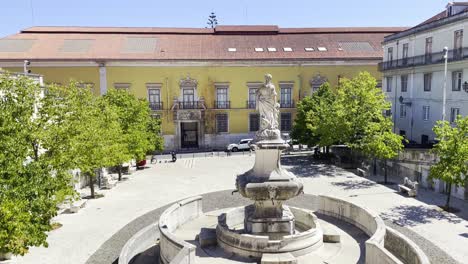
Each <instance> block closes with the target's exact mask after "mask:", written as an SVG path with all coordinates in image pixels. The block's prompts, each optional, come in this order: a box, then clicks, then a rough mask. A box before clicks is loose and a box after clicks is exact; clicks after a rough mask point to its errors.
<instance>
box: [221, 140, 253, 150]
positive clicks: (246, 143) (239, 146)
mask: <svg viewBox="0 0 468 264" xmlns="http://www.w3.org/2000/svg"><path fill="white" fill-rule="evenodd" d="M252 140H253V139H251V138H247V139H241V140H240V141H239V143H232V144H229V145H228V146H227V150H228V151H232V152H236V151H239V150H249V149H250V142H251V141H252Z"/></svg>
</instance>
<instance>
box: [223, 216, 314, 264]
mask: <svg viewBox="0 0 468 264" xmlns="http://www.w3.org/2000/svg"><path fill="white" fill-rule="evenodd" d="M286 210H289V211H290V212H291V213H292V214H293V216H294V218H295V231H294V234H291V235H286V236H282V237H278V238H275V239H272V238H271V237H269V236H267V235H258V234H248V233H247V232H246V230H245V229H244V221H245V219H246V215H245V214H246V207H238V208H234V209H232V210H230V211H228V212H226V213H223V214H221V215H220V216H219V217H218V225H217V227H216V237H217V241H218V246H220V247H221V248H222V249H223V250H224V251H226V252H229V253H233V254H236V255H238V256H241V257H245V258H251V259H256V260H259V259H261V258H262V255H263V254H282V253H291V254H292V255H293V256H295V257H299V256H303V255H306V254H308V253H310V252H312V251H314V250H316V249H318V248H320V247H321V246H322V245H323V231H322V229H321V227H320V224H319V223H318V219H317V217H316V216H315V215H314V214H313V212H312V211H309V210H306V209H301V208H295V207H290V208H286Z"/></svg>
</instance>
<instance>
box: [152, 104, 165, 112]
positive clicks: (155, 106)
mask: <svg viewBox="0 0 468 264" xmlns="http://www.w3.org/2000/svg"><path fill="white" fill-rule="evenodd" d="M149 107H150V109H151V110H153V111H156V110H162V109H163V103H162V102H158V103H154V102H153V103H149Z"/></svg>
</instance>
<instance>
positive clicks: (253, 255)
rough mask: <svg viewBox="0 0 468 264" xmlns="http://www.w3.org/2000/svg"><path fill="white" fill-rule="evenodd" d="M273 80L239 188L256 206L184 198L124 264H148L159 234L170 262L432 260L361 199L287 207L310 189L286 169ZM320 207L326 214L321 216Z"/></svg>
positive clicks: (260, 102)
mask: <svg viewBox="0 0 468 264" xmlns="http://www.w3.org/2000/svg"><path fill="white" fill-rule="evenodd" d="M271 78H272V77H271V75H269V74H267V75H266V76H265V79H266V81H265V84H264V85H263V86H262V87H260V88H259V89H258V90H257V110H258V111H259V112H260V119H261V124H260V130H259V131H258V132H257V134H256V138H255V141H254V144H255V148H256V156H255V164H254V166H253V168H252V169H250V170H248V171H247V172H245V173H243V174H242V175H238V176H237V179H236V188H237V190H238V192H239V193H240V194H241V195H242V196H244V197H246V198H248V199H251V200H252V201H253V204H251V205H247V206H239V207H223V204H224V201H223V199H220V200H218V201H214V200H213V199H219V196H218V194H217V193H216V194H206V195H207V196H209V195H214V196H213V197H211V201H210V203H214V204H216V205H217V206H216V207H214V208H216V209H215V210H214V211H206V212H204V211H203V203H202V199H204V197H202V196H195V197H190V198H186V199H184V200H181V201H178V202H177V203H175V204H173V205H172V206H170V207H168V208H167V209H165V210H164V212H163V213H162V214H161V216H160V218H159V220H158V222H157V223H154V224H152V225H150V226H148V227H146V228H144V229H143V230H141V231H139V232H138V233H137V234H135V235H134V236H133V237H132V238H131V239H130V240H129V241H128V242H127V244H126V245H125V247H124V249H123V250H122V252H121V254H120V256H119V263H124V264H127V263H130V262H131V263H147V260H146V258H144V257H143V258H142V259H141V261H142V262H139V260H138V255H140V254H142V253H144V252H147V250H145V251H144V252H143V251H142V250H143V249H146V248H149V247H150V246H153V247H154V246H155V245H154V241H156V240H157V238H159V250H160V252H159V253H156V255H157V256H158V258H159V260H160V263H163V264H180V263H239V262H243V263H260V264H306V263H307V264H309V263H337V264H340V263H363V261H365V263H370V264H374V263H395V264H397V263H402V261H401V260H403V259H405V258H408V257H409V258H410V259H408V261H405V263H422V264H427V263H429V261H428V260H427V257H426V256H425V255H424V253H422V251H421V250H420V249H419V248H418V247H417V245H415V244H414V243H412V242H411V241H410V240H409V239H408V238H405V237H404V235H402V234H399V233H398V232H396V231H395V230H393V229H388V228H387V227H385V224H384V221H383V220H382V219H381V218H380V217H379V216H378V214H376V213H374V212H371V211H369V210H368V209H366V208H364V207H361V206H359V205H357V204H354V203H352V202H349V201H346V200H343V199H340V198H337V197H332V196H327V195H311V194H307V195H303V196H302V197H299V198H298V199H297V200H299V201H300V200H302V203H299V204H302V205H303V207H302V208H298V207H289V206H287V205H286V204H285V202H286V201H288V200H289V199H291V198H294V197H296V196H298V195H300V194H302V190H303V185H302V183H301V182H300V181H299V180H298V179H297V178H296V177H295V176H294V175H293V174H292V173H291V172H289V171H287V170H285V169H284V168H282V167H281V161H280V157H281V151H282V150H284V149H285V148H286V147H287V144H286V143H285V142H284V140H282V139H281V137H280V131H279V129H278V114H279V106H278V103H277V101H276V100H277V94H276V92H275V87H274V86H273V84H272V83H271ZM226 196H227V197H226V198H228V196H229V194H227V193H226ZM208 199H210V198H208ZM294 202H295V203H296V204H298V203H297V202H298V201H294ZM304 202H305V203H304ZM291 203H292V202H291ZM239 204H240V203H239ZM242 204H244V201H242ZM212 206H213V204H212ZM305 208H308V209H305ZM314 212H317V213H320V214H321V215H322V216H326V217H322V218H321V219H320V220H319V219H318V218H317V216H316V215H315V214H314ZM326 218H328V220H327V219H326ZM343 221H344V222H347V224H343V223H342V222H343ZM340 222H341V223H340ZM351 226H354V227H351ZM156 229H157V230H158V231H156ZM366 236H369V239H367V238H366ZM363 238H364V239H367V240H365V241H364V239H363ZM387 239H388V241H387ZM387 242H389V243H387ZM363 246H365V250H363ZM155 249H156V248H155ZM154 253H155V252H150V254H154ZM392 254H396V255H392ZM398 254H400V255H398ZM397 256H399V257H397ZM135 258H136V261H134V260H135Z"/></svg>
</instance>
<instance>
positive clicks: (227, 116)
mask: <svg viewBox="0 0 468 264" xmlns="http://www.w3.org/2000/svg"><path fill="white" fill-rule="evenodd" d="M219 116H226V131H219V125H218V117H219ZM215 122H216V134H227V133H229V114H228V113H218V114H216V115H215Z"/></svg>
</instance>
